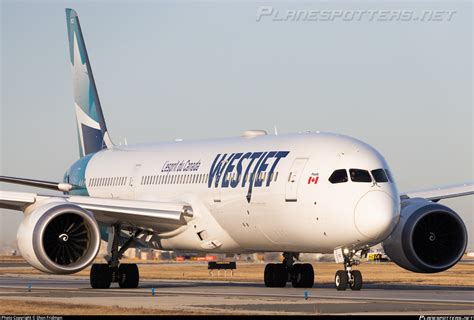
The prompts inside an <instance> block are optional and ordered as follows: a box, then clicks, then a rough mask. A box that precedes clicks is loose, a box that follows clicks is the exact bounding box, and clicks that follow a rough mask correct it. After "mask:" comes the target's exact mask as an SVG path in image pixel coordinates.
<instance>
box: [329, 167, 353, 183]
mask: <svg viewBox="0 0 474 320" xmlns="http://www.w3.org/2000/svg"><path fill="white" fill-rule="evenodd" d="M347 180H348V178H347V171H346V169H338V170H335V171H334V172H333V173H332V174H331V176H330V177H329V182H331V183H343V182H347Z"/></svg>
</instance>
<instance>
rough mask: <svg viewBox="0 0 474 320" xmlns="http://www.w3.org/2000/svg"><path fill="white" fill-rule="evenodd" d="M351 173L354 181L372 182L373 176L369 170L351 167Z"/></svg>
mask: <svg viewBox="0 0 474 320" xmlns="http://www.w3.org/2000/svg"><path fill="white" fill-rule="evenodd" d="M349 174H350V176H351V180H352V181H353V182H372V178H371V177H370V174H369V171H367V170H362V169H349Z"/></svg>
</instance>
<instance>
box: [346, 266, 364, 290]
mask: <svg viewBox="0 0 474 320" xmlns="http://www.w3.org/2000/svg"><path fill="white" fill-rule="evenodd" d="M351 276H352V277H351V278H352V279H351V281H350V282H349V286H350V287H351V289H352V290H355V291H358V290H360V289H362V273H360V271H359V270H352V272H351Z"/></svg>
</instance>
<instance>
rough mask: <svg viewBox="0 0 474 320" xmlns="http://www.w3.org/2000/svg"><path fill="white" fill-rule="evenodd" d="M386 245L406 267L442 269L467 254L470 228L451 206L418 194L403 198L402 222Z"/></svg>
mask: <svg viewBox="0 0 474 320" xmlns="http://www.w3.org/2000/svg"><path fill="white" fill-rule="evenodd" d="M382 246H383V248H384V250H385V253H386V254H387V255H388V256H389V257H390V259H392V260H393V261H394V262H395V263H396V264H397V265H399V266H400V267H402V268H405V269H407V270H410V271H413V272H419V273H435V272H441V271H444V270H446V269H449V268H451V267H452V266H454V265H455V264H456V263H457V262H458V261H459V260H460V259H461V257H462V256H463V254H464V252H465V250H466V246H467V231H466V227H465V225H464V222H463V221H462V219H461V218H460V217H459V216H458V215H457V214H456V212H454V211H453V210H451V209H450V208H448V207H446V206H443V205H441V204H438V203H434V202H431V201H428V200H426V199H420V198H414V199H409V200H405V201H403V203H402V209H401V214H400V222H399V224H398V225H397V227H396V228H395V230H394V231H393V233H392V234H391V235H390V236H389V237H388V238H387V239H386V240H385V241H383V242H382Z"/></svg>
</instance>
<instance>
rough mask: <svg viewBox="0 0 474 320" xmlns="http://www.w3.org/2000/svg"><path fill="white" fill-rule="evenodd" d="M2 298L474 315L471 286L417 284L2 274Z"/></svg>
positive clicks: (229, 309) (204, 308) (224, 310)
mask: <svg viewBox="0 0 474 320" xmlns="http://www.w3.org/2000/svg"><path fill="white" fill-rule="evenodd" d="M305 291H306V292H307V296H308V299H305ZM152 292H154V295H152ZM2 298H3V299H6V298H8V299H15V300H17V299H18V300H29V301H31V300H34V301H44V302H48V301H50V302H61V303H74V304H85V305H100V306H121V307H129V308H130V307H133V308H145V309H150V308H153V309H157V310H170V311H173V312H176V311H182V312H183V313H186V312H187V311H190V312H191V311H201V312H206V313H209V314H229V313H231V314H234V313H236V314H361V313H364V314H365V313H371V314H384V313H390V314H391V313H397V314H404V313H408V314H417V315H431V314H462V315H472V314H474V290H473V288H470V287H445V286H443V287H441V286H417V285H386V284H380V285H376V284H367V285H365V286H364V288H363V289H362V290H361V291H351V290H347V291H343V292H340V291H336V290H335V288H334V287H333V286H330V285H317V284H316V285H315V287H314V288H311V289H295V288H292V287H289V286H287V287H286V288H265V287H264V286H263V284H260V283H250V282H224V281H192V280H169V281H168V280H143V281H142V282H141V283H140V287H139V288H137V289H120V288H118V286H117V285H116V284H113V285H112V287H111V288H110V289H105V290H104V289H102V290H97V289H91V288H90V286H89V279H88V278H87V277H77V276H47V275H45V276H43V275H41V276H38V275H2V276H0V300H1V299H2Z"/></svg>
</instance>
